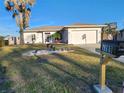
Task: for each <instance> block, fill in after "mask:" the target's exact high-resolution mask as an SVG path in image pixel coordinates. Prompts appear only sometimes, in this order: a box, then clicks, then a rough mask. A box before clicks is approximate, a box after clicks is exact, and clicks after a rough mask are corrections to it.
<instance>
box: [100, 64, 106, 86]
mask: <svg viewBox="0 0 124 93" xmlns="http://www.w3.org/2000/svg"><path fill="white" fill-rule="evenodd" d="M105 81H106V65H105V64H102V65H101V75H100V85H101V88H105V86H106V85H105Z"/></svg>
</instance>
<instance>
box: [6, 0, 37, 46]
mask: <svg viewBox="0 0 124 93" xmlns="http://www.w3.org/2000/svg"><path fill="white" fill-rule="evenodd" d="M34 2H35V0H5V7H6V10H7V11H10V12H11V13H12V17H13V18H15V19H16V24H17V26H18V27H19V28H20V44H21V45H23V44H24V36H23V31H24V29H25V28H27V27H29V19H30V14H31V7H32V6H33V4H34Z"/></svg>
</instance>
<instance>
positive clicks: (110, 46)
mask: <svg viewBox="0 0 124 93" xmlns="http://www.w3.org/2000/svg"><path fill="white" fill-rule="evenodd" d="M101 51H102V52H104V53H107V54H110V55H112V56H113V57H115V58H117V57H120V56H121V55H124V41H116V40H103V41H102V42H101Z"/></svg>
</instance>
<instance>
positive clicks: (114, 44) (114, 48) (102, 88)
mask: <svg viewBox="0 0 124 93" xmlns="http://www.w3.org/2000/svg"><path fill="white" fill-rule="evenodd" d="M100 54H101V55H100V84H99V85H94V88H95V90H96V91H97V93H112V90H111V89H109V88H108V87H107V86H106V65H107V63H108V62H109V61H110V60H111V59H112V58H118V57H120V56H121V55H124V41H117V40H103V31H102V33H101V51H100Z"/></svg>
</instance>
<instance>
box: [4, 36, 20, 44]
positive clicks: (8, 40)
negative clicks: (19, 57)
mask: <svg viewBox="0 0 124 93" xmlns="http://www.w3.org/2000/svg"><path fill="white" fill-rule="evenodd" d="M4 41H5V45H18V44H20V38H19V37H14V36H10V35H8V36H6V37H4Z"/></svg>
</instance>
